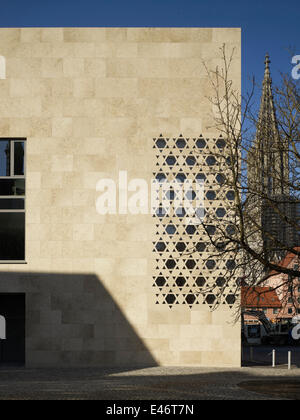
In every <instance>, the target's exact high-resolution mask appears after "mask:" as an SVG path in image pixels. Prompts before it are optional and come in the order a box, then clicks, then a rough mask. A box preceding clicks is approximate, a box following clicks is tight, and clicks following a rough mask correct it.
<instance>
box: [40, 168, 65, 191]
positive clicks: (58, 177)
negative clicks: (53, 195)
mask: <svg viewBox="0 0 300 420" xmlns="http://www.w3.org/2000/svg"><path fill="white" fill-rule="evenodd" d="M62 178H63V174H62V173H61V172H50V173H47V174H46V173H42V174H41V187H42V188H43V189H53V188H62Z"/></svg>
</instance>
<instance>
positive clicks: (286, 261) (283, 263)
mask: <svg viewBox="0 0 300 420" xmlns="http://www.w3.org/2000/svg"><path fill="white" fill-rule="evenodd" d="M295 251H297V252H300V247H299V246H298V247H296V248H295ZM295 258H297V255H296V254H293V253H292V252H288V253H287V254H286V256H285V257H284V258H283V259H282V260H281V261H280V262H279V263H273V264H276V265H278V266H279V267H284V268H287V267H288V266H289V265H290V264H291V262H292V261H293V260H294V259H295ZM275 274H279V273H277V271H276V270H272V271H271V272H270V276H273V275H275Z"/></svg>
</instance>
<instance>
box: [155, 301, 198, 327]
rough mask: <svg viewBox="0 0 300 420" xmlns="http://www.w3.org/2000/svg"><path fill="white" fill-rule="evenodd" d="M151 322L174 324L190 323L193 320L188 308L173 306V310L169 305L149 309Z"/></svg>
mask: <svg viewBox="0 0 300 420" xmlns="http://www.w3.org/2000/svg"><path fill="white" fill-rule="evenodd" d="M148 319H149V324H171V325H172V324H173V325H176V324H178V325H181V326H182V325H189V324H190V322H191V313H190V311H189V310H188V309H185V308H184V309H181V310H178V309H177V308H176V309H175V308H173V309H172V311H170V310H169V308H167V307H165V306H164V307H163V308H158V306H157V305H156V307H155V309H149V312H148Z"/></svg>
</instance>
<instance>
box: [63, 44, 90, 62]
mask: <svg viewBox="0 0 300 420" xmlns="http://www.w3.org/2000/svg"><path fill="white" fill-rule="evenodd" d="M64 45H68V44H66V43H64ZM73 56H74V57H77V58H81V57H82V58H85V57H91V58H95V57H97V54H96V44H95V43H93V42H75V43H74V44H73Z"/></svg>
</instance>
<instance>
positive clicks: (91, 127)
mask: <svg viewBox="0 0 300 420" xmlns="http://www.w3.org/2000/svg"><path fill="white" fill-rule="evenodd" d="M94 135H95V124H94V118H89V117H78V118H74V119H73V137H80V138H85V137H86V136H87V137H93V136H94Z"/></svg>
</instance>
